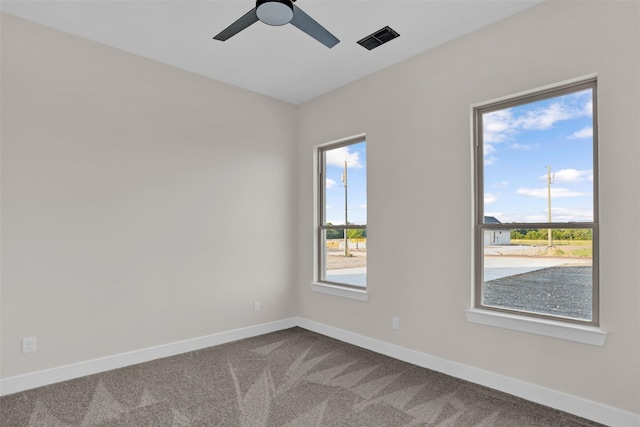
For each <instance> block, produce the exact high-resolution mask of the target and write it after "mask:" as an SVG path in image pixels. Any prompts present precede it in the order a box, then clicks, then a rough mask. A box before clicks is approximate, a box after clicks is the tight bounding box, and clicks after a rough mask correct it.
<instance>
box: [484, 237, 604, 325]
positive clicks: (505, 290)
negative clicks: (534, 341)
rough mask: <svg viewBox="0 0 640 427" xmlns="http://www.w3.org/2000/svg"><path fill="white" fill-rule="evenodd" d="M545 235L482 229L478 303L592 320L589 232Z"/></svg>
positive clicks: (591, 266) (590, 240)
mask: <svg viewBox="0 0 640 427" xmlns="http://www.w3.org/2000/svg"><path fill="white" fill-rule="evenodd" d="M550 231H551V236H550V237H549V230H548V229H522V228H521V229H513V230H505V229H492V228H486V229H484V230H483V232H484V244H483V280H484V283H483V287H482V304H483V305H485V306H488V307H495V308H504V309H509V310H516V311H524V312H529V313H537V314H544V315H553V316H558V317H565V318H572V319H578V320H585V321H591V320H592V318H593V313H592V307H593V301H592V298H593V238H592V236H593V230H592V229H591V228H574V229H552V230H550ZM507 235H508V237H507ZM550 239H551V240H550ZM550 242H551V244H550Z"/></svg>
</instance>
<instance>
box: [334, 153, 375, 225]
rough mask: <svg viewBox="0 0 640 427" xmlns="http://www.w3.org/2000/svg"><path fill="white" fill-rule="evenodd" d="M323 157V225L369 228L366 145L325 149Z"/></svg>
mask: <svg viewBox="0 0 640 427" xmlns="http://www.w3.org/2000/svg"><path fill="white" fill-rule="evenodd" d="M323 155H324V158H323V160H324V169H325V170H324V177H325V183H324V198H323V200H324V206H323V209H324V212H323V213H324V215H323V216H324V219H325V224H324V225H332V224H333V225H344V224H356V225H366V223H367V151H366V142H364V141H363V142H360V143H357V144H351V145H345V146H341V147H337V148H332V149H328V150H324V151H323Z"/></svg>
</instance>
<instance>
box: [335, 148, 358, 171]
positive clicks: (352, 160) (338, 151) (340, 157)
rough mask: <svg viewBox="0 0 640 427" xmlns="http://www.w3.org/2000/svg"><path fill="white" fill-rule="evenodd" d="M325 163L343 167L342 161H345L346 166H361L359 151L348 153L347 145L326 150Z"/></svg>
mask: <svg viewBox="0 0 640 427" xmlns="http://www.w3.org/2000/svg"><path fill="white" fill-rule="evenodd" d="M326 156H327V157H326V162H327V165H331V166H338V167H344V161H345V160H346V161H347V167H350V168H361V167H363V166H362V163H360V153H357V152H356V153H350V152H349V147H339V148H334V149H333V150H329V151H327V152H326Z"/></svg>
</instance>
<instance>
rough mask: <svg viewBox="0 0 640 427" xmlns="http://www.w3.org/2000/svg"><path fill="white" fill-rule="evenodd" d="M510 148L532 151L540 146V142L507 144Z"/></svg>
mask: <svg viewBox="0 0 640 427" xmlns="http://www.w3.org/2000/svg"><path fill="white" fill-rule="evenodd" d="M509 148H511V149H512V150H521V151H533V150H537V149H538V148H540V144H518V143H513V144H511V145H510V146H509Z"/></svg>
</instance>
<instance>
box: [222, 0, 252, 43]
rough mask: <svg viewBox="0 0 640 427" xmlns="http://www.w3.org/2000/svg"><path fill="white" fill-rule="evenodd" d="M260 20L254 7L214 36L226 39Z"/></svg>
mask: <svg viewBox="0 0 640 427" xmlns="http://www.w3.org/2000/svg"><path fill="white" fill-rule="evenodd" d="M256 21H258V15H257V14H256V8H255V7H254V8H253V9H251V10H250V11H249V12H247V13H245V14H244V15H242V17H240V19H238V20H237V21H236V22H234V23H233V24H231V25H229V26H228V27H227V28H225V29H224V30H222V31H220V34H218V35H217V36H215V37H214V39H215V40H220V41H225V40H227V39H228V38H230V37H233V36H235V35H236V34H238V33H239V32H240V31H242V30H244V29H245V28H247V27H248V26H249V25H251V24H254V23H255V22H256Z"/></svg>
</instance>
